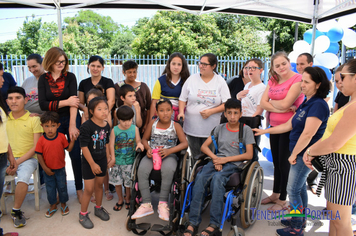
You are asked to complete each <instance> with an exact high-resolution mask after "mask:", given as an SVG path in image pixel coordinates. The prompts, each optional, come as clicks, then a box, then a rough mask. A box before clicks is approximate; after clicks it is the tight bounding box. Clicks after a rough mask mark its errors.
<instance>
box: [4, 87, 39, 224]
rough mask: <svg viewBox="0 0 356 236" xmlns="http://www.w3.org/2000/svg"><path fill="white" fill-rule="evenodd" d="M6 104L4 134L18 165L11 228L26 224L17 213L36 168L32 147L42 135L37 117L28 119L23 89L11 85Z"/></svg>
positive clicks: (36, 163)
mask: <svg viewBox="0 0 356 236" xmlns="http://www.w3.org/2000/svg"><path fill="white" fill-rule="evenodd" d="M7 94H8V97H7V100H6V102H7V104H8V106H9V107H10V109H11V113H10V114H9V119H8V121H7V123H6V132H7V136H8V139H9V143H10V146H11V149H12V152H13V155H14V157H15V159H16V162H17V164H18V168H17V172H16V174H17V185H16V189H15V202H14V207H13V208H12V211H11V217H12V219H13V221H14V226H15V227H22V226H25V225H26V218H25V216H24V215H23V212H22V211H21V209H20V208H21V205H22V203H23V200H24V199H25V197H26V194H27V188H28V184H29V181H30V178H31V175H32V173H33V172H34V171H35V170H36V168H37V167H38V162H37V159H36V156H35V147H36V144H37V141H38V139H39V138H40V136H41V134H42V133H43V129H42V127H41V124H40V118H39V117H36V116H34V117H31V116H30V112H29V111H26V110H25V104H26V103H27V98H26V92H25V90H24V89H23V88H21V87H18V86H14V87H11V88H9V90H8V91H7Z"/></svg>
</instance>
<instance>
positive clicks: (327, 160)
mask: <svg viewBox="0 0 356 236" xmlns="http://www.w3.org/2000/svg"><path fill="white" fill-rule="evenodd" d="M340 77H341V81H342V84H341V92H342V93H343V94H344V95H345V96H351V100H350V101H349V102H348V103H347V104H346V105H345V106H343V107H342V108H340V109H339V110H337V112H335V113H334V114H333V115H332V116H330V118H329V120H328V123H327V127H326V130H325V133H324V135H323V137H322V138H321V140H319V141H318V142H317V143H315V144H314V145H313V146H311V147H310V148H309V149H308V150H307V151H306V153H305V154H304V156H303V160H304V163H305V164H306V165H307V166H308V167H309V168H312V166H311V160H312V159H314V158H315V156H321V155H322V156H321V159H322V163H323V162H324V171H323V173H322V176H321V180H320V183H319V187H318V190H317V194H318V195H320V191H321V187H323V185H324V183H325V198H326V200H327V209H328V210H330V211H331V213H332V216H333V218H334V219H335V220H331V221H330V225H329V235H332V236H334V235H345V236H346V235H352V227H351V206H352V204H353V203H354V202H355V190H356V182H355V172H356V123H355V122H352V121H353V120H354V119H355V116H356V103H355V101H356V59H352V60H350V61H348V62H347V63H346V64H345V65H344V68H343V69H342V71H341V73H340ZM337 213H338V215H339V217H338V218H336V214H337Z"/></svg>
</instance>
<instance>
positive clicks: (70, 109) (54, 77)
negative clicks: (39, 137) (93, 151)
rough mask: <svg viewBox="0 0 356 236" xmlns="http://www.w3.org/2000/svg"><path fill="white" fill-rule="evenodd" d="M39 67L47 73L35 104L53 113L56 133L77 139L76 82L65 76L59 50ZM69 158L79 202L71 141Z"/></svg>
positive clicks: (77, 161)
mask: <svg viewBox="0 0 356 236" xmlns="http://www.w3.org/2000/svg"><path fill="white" fill-rule="evenodd" d="M42 65H43V68H44V69H45V70H46V71H47V73H45V74H43V75H41V76H40V78H39V79H38V100H39V103H40V107H41V110H43V111H55V112H57V113H58V114H59V116H60V123H61V125H60V126H59V128H58V132H61V133H63V134H66V135H67V137H68V138H69V139H70V140H72V139H77V138H78V136H79V126H80V115H79V112H78V106H79V98H78V96H77V79H76V77H75V75H74V74H73V73H71V72H68V70H69V65H68V57H67V55H66V54H65V52H64V51H63V50H62V49H61V48H58V47H53V48H51V49H49V50H48V51H47V52H46V55H45V57H44V59H43V62H42ZM69 156H70V158H71V162H72V168H73V173H74V180H75V188H76V190H77V197H78V200H79V202H80V200H81V196H82V195H83V190H82V189H83V182H82V164H81V158H80V146H79V141H78V140H77V141H75V144H74V147H73V149H72V151H71V152H70V153H69Z"/></svg>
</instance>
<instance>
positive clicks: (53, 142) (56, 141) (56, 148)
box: [35, 111, 75, 218]
mask: <svg viewBox="0 0 356 236" xmlns="http://www.w3.org/2000/svg"><path fill="white" fill-rule="evenodd" d="M41 125H42V128H43V130H44V135H43V136H41V137H40V139H39V140H38V142H37V145H36V150H35V152H36V153H37V159H38V161H39V163H40V164H41V166H42V168H43V171H44V178H45V183H46V190H47V199H48V202H49V204H50V205H51V206H50V208H49V209H48V210H47V211H46V214H45V216H46V217H47V218H50V217H52V216H53V215H54V213H56V211H57V192H58V196H59V201H60V203H61V213H62V215H63V216H65V215H68V214H69V208H68V206H67V205H66V202H67V201H68V190H67V179H66V169H65V165H66V164H65V152H64V149H67V151H68V152H70V151H72V149H73V146H74V143H75V139H72V140H71V142H70V143H69V145H68V141H67V138H66V137H65V135H64V134H62V133H59V132H57V129H58V127H59V126H60V125H61V124H60V123H59V115H58V113H57V112H54V111H46V112H45V113H44V114H42V116H41Z"/></svg>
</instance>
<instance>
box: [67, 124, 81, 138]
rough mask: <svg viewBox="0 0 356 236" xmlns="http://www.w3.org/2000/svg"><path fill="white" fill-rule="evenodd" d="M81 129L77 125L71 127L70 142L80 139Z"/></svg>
mask: <svg viewBox="0 0 356 236" xmlns="http://www.w3.org/2000/svg"><path fill="white" fill-rule="evenodd" d="M79 134H80V133H79V129H77V127H76V126H75V125H69V138H70V140H77V138H78V137H79Z"/></svg>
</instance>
